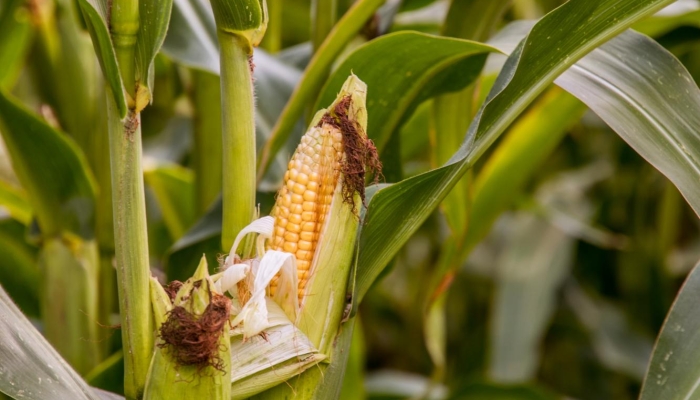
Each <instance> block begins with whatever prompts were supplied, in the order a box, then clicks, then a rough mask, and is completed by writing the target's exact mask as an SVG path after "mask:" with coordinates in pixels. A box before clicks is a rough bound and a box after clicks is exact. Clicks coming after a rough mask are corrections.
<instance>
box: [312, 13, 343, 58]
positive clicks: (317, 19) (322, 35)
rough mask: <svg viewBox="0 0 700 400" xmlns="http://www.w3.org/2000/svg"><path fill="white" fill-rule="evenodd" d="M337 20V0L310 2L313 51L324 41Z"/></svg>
mask: <svg viewBox="0 0 700 400" xmlns="http://www.w3.org/2000/svg"><path fill="white" fill-rule="evenodd" d="M337 18H338V0H312V1H311V44H312V45H313V47H314V51H316V50H318V49H319V47H321V44H322V43H323V41H324V40H326V37H327V36H328V34H329V33H330V31H331V30H332V29H333V25H335V21H336V19H337Z"/></svg>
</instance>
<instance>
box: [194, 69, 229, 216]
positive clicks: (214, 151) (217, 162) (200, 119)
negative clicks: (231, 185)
mask: <svg viewBox="0 0 700 400" xmlns="http://www.w3.org/2000/svg"><path fill="white" fill-rule="evenodd" d="M192 78H193V87H194V90H193V93H192V101H193V103H194V110H195V111H194V152H193V155H192V164H193V166H194V171H195V187H196V192H197V194H196V196H197V197H196V199H195V203H196V205H197V214H198V215H204V213H205V212H206V211H207V210H208V209H209V206H211V204H212V203H213V202H214V200H216V198H217V197H218V196H219V193H221V182H222V176H221V175H222V161H221V157H222V151H221V136H220V132H221V102H220V100H219V99H221V82H220V80H219V77H218V76H216V75H214V74H211V73H209V72H204V71H197V70H192Z"/></svg>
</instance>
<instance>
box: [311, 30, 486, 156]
mask: <svg viewBox="0 0 700 400" xmlns="http://www.w3.org/2000/svg"><path fill="white" fill-rule="evenodd" d="M428 48H429V49H430V51H428V52H426V51H424V50H425V49H428ZM495 51H496V49H495V48H493V47H491V46H488V45H485V44H481V43H477V42H472V41H468V40H462V39H453V38H446V37H438V36H433V35H427V34H423V33H418V32H397V33H394V34H389V35H385V36H382V37H380V38H378V39H376V40H373V41H371V42H369V43H367V44H365V45H364V46H362V47H360V48H358V49H357V50H356V51H355V52H353V53H352V54H351V55H350V56H349V57H348V58H347V59H346V60H345V61H344V62H343V63H342V64H341V65H340V67H338V69H337V70H335V71H334V72H333V75H332V76H331V77H330V79H329V80H328V82H326V85H325V87H324V89H323V91H322V92H321V95H320V96H319V99H318V101H317V102H316V106H315V107H314V109H315V110H318V109H320V108H321V105H322V104H330V103H331V102H332V101H333V99H335V96H336V93H337V92H338V90H339V89H340V87H341V86H342V84H343V82H344V81H345V78H346V77H347V76H348V75H349V74H350V73H354V74H355V75H357V76H359V77H360V78H361V79H362V80H363V81H364V82H365V83H367V87H368V91H367V111H368V118H369V119H368V121H367V127H368V132H367V134H368V136H369V137H370V138H371V139H372V140H373V141H374V143H375V145H376V146H377V149H378V150H379V151H380V152H381V151H382V149H383V148H384V147H385V146H386V143H387V142H388V141H389V138H390V137H391V134H392V133H393V132H394V131H395V130H396V129H397V128H398V127H399V125H400V124H401V122H402V120H403V118H404V117H405V116H406V115H410V114H411V113H412V112H413V111H414V110H415V108H416V107H417V106H418V105H419V104H420V103H421V102H422V101H424V100H426V99H428V98H430V97H432V96H435V95H438V94H441V93H446V92H448V91H457V90H459V89H461V88H463V87H465V86H466V85H468V84H469V83H471V82H472V81H473V80H474V79H475V78H476V77H477V76H478V74H479V72H480V71H481V68H482V67H483V65H484V62H485V61H486V56H487V54H488V53H490V52H495ZM387 54H391V57H387ZM418 55H420V56H418Z"/></svg>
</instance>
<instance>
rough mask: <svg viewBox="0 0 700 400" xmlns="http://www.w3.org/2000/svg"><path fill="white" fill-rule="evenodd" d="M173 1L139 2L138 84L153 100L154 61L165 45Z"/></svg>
mask: <svg viewBox="0 0 700 400" xmlns="http://www.w3.org/2000/svg"><path fill="white" fill-rule="evenodd" d="M172 6H173V0H149V1H139V14H140V19H141V21H140V24H139V33H138V36H137V39H136V82H137V84H138V85H140V86H145V87H146V88H147V89H148V92H149V97H150V98H151V99H153V75H154V70H153V60H154V59H155V57H156V54H157V53H158V51H159V50H160V47H161V46H162V45H163V40H165V33H166V32H167V31H168V24H169V23H170V12H171V10H172Z"/></svg>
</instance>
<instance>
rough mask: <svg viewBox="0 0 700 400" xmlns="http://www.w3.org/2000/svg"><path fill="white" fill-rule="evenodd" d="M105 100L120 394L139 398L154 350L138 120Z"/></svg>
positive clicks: (110, 100) (109, 98)
mask: <svg viewBox="0 0 700 400" xmlns="http://www.w3.org/2000/svg"><path fill="white" fill-rule="evenodd" d="M107 99H108V100H107V102H108V106H107V113H108V114H107V117H108V119H109V129H108V130H109V143H110V146H109V149H110V159H111V166H112V204H113V208H114V240H115V253H116V261H117V288H118V293H119V313H120V315H121V321H122V343H123V346H124V368H125V371H124V393H125V394H126V397H127V398H128V399H139V398H141V394H142V393H143V389H144V386H145V382H146V376H147V374H148V367H149V364H150V360H151V354H152V352H153V321H152V315H151V303H150V289H149V277H150V269H149V263H148V239H147V233H146V204H145V198H144V188H143V170H142V167H141V127H140V116H139V114H135V113H133V112H131V111H130V112H129V114H128V115H127V118H126V120H124V121H121V120H120V119H119V111H118V109H117V105H116V103H115V101H114V96H113V95H112V93H111V91H110V90H109V89H108V90H107Z"/></svg>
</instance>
